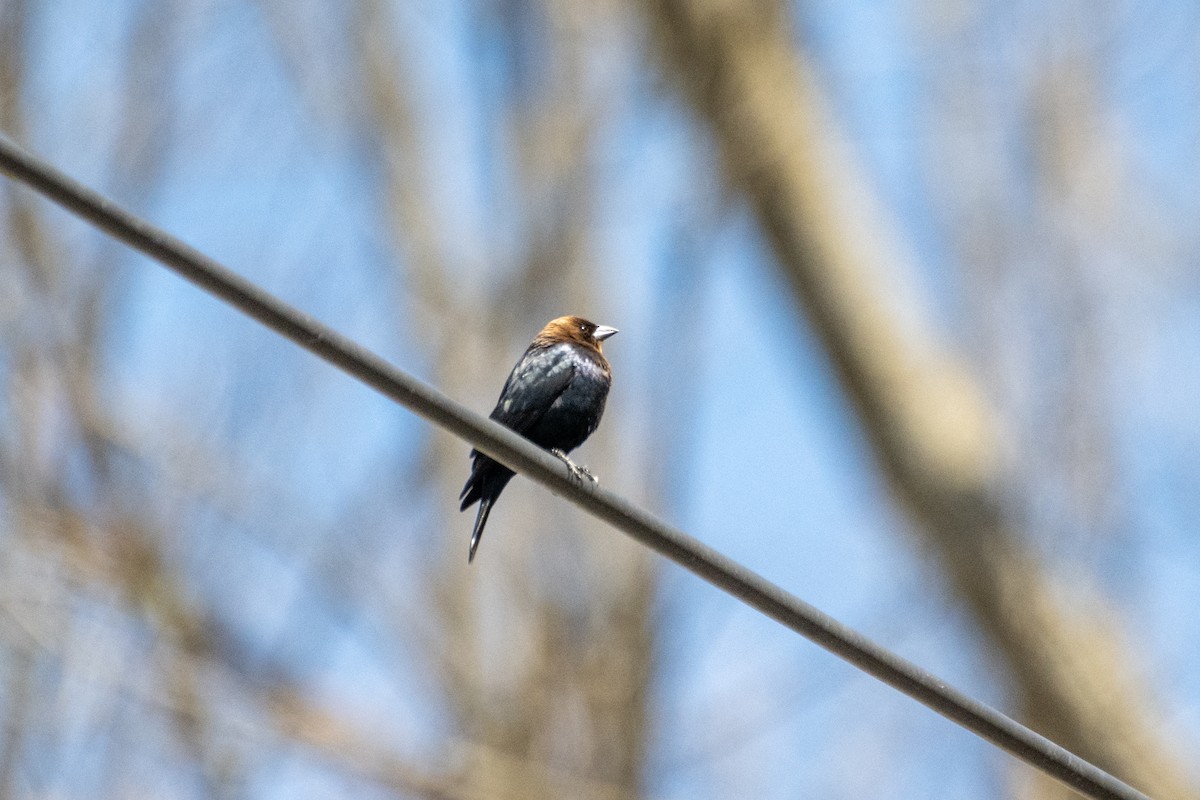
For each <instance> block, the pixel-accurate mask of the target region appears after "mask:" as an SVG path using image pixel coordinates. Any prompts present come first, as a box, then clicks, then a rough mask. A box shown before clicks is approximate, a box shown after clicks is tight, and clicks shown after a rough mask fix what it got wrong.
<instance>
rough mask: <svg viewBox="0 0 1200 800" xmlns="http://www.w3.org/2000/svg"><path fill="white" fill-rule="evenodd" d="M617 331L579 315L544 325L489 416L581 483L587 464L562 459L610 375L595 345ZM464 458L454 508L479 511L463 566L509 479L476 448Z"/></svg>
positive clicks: (584, 429) (592, 423)
mask: <svg viewBox="0 0 1200 800" xmlns="http://www.w3.org/2000/svg"><path fill="white" fill-rule="evenodd" d="M615 333H617V329H616V328H612V327H609V326H608V325H597V324H596V323H594V322H589V321H587V320H586V319H583V318H582V317H576V316H566V317H558V318H557V319H553V320H550V322H548V323H546V327H544V328H542V330H541V332H540V333H538V335H537V336H535V337H534V338H533V341H532V342H530V344H529V347H528V348H527V349H526V350H525V354H524V355H522V356H521V358H520V360H519V361H517V364H516V366H514V367H513V369H512V372H510V373H509V375H508V380H506V381H505V382H504V388H503V389H501V390H500V399H499V400H497V401H496V407H495V409H493V410H492V413H491V415H490V416H491V418H492V419H494V420H495V421H496V422H499V423H500V424H501V425H504V426H505V427H508V428H511V429H512V430H514V431H516V432H517V433H519V434H521V435H522V436H524V437H525V438H527V439H529V440H530V441H531V442H533V443H534V444H536V445H538V446H539V447H541V448H543V449H546V450H549V451H550V452H551V453H552V454H554V455H555V456H558V457H559V458H560V459H562V460H563V461H564V462H566V464H567V467H568V468H570V470H571V473H572V474H573V475H574V476H575V477H576V478H579V479H582V478H583V476H586V477H588V478H589V479H591V480H593V481H595V480H596V478H595V476H593V475H592V474H591V472H589V471H588V470H587V468H586V467H579V466H576V465H575V464H574V463H572V461H571V460H570V459H569V458H567V454H568V453H570V452H571V451H572V450H574V449H575V448H576V447H578V446H579V445H581V444H583V442H584V440H585V439H587V438H588V437H589V436H591V435H592V433H594V432H595V430H596V427H597V426H599V424H600V417H601V416H602V415H603V414H604V402H605V400H607V399H608V389H609V387H610V386H611V385H612V370H611V368H610V367H609V364H608V360H607V359H606V358H605V357H604V352H603V349H602V347H601V344H600V343H601V342H603V341H604V340H605V339H607V338H608V337H610V336H612V335H613V334H615ZM469 457H470V458H471V459H473V461H472V464H471V475H470V477H468V478H467V483H466V485H465V486H463V490H462V493H461V494H459V499H460V500H462V506H461V507H460V508H459V511H466V510H467V509H468V508H470V507H471V505H472V504H474V503H475V502H477V501H478V503H479V511H478V512H477V513H476V515H475V526H474V527H473V528H472V530H471V545H470V550H468V552H467V563H468V564H469V563H471V562H472V561H474V560H475V550H476V549H477V548H478V547H479V539H480V537H482V536H483V528H484V526H485V525H487V520H488V514H490V513H491V510H492V506H493V505H494V504H495V502H496V499H497V498H498V497H499V496H500V493H501V492H502V491H504V487H505V486H507V485H508V482H509V481H510V480H512V477H513V475H514V474H515V473H514V472H513V471H512V470H511V469H509V468H508V467H506V466H504V465H503V464H501V463H499V462H498V461H496V460H495V459H493V458H490V457H489V456H486V455H484V454H483V453H481V452H479V451H478V450H472V451H471V454H470V456H469Z"/></svg>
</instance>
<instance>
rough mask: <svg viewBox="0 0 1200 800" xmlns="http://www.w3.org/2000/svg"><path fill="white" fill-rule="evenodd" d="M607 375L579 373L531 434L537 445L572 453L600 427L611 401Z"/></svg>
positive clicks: (530, 436) (531, 438)
mask: <svg viewBox="0 0 1200 800" xmlns="http://www.w3.org/2000/svg"><path fill="white" fill-rule="evenodd" d="M608 386H609V382H608V380H607V376H601V375H598V374H597V375H589V374H587V373H586V372H584V373H581V372H577V373H576V375H575V377H574V379H572V381H571V383H570V384H569V385H568V386H567V388H566V389H565V390H564V391H563V393H562V394H561V395H559V396H558V398H557V399H556V400H555V401H554V403H553V404H551V406H550V408H549V409H547V411H546V413H545V415H543V416H542V418H541V419H540V420H538V422H537V424H536V425H535V426H534V427H533V429H532V430H530V431H529V434H528V436H529V439H530V440H531V441H533V442H534V443H535V444H537V445H539V446H541V447H545V448H549V449H559V450H562V451H564V452H570V451H571V450H574V449H575V448H576V447H578V446H579V445H581V444H583V441H584V439H587V438H588V437H589V436H591V435H592V432H593V431H595V430H596V426H598V425H599V424H600V417H601V416H602V415H603V414H604V401H605V400H606V399H607V398H608Z"/></svg>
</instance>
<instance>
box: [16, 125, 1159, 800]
mask: <svg viewBox="0 0 1200 800" xmlns="http://www.w3.org/2000/svg"><path fill="white" fill-rule="evenodd" d="M0 170H3V171H4V172H6V173H7V174H8V175H9V176H10V177H11V178H14V179H16V180H18V181H20V182H21V183H24V184H26V185H28V186H30V187H32V188H33V189H35V190H37V191H38V192H40V193H41V194H43V195H45V196H46V197H48V198H50V199H51V200H53V201H54V202H56V203H58V204H59V205H61V206H63V207H65V208H67V209H69V210H70V211H72V212H73V213H75V214H77V215H79V216H81V217H83V218H84V219H86V220H88V221H89V222H91V223H92V224H93V225H95V226H96V227H98V228H100V229H101V230H103V231H105V232H106V233H108V234H109V235H111V236H113V237H115V238H117V239H120V240H121V241H123V242H125V243H126V244H128V245H129V246H130V247H132V248H134V249H135V250H139V251H141V252H142V253H145V254H146V255H148V256H150V257H151V258H153V259H155V260H157V261H159V262H161V263H162V264H164V265H166V266H168V267H170V268H171V269H173V270H174V271H175V272H177V273H179V274H180V275H182V276H183V277H185V278H187V279H188V280H190V281H192V282H193V283H195V284H196V285H197V286H199V287H200V288H202V289H204V290H205V291H207V292H209V293H211V294H214V295H216V296H217V297H219V298H221V299H222V300H224V301H225V302H227V303H229V304H230V305H232V306H234V307H235V308H237V309H238V310H240V311H242V312H243V313H245V314H247V315H249V316H251V317H253V318H254V319H256V320H258V321H259V322H261V323H262V324H263V325H265V326H267V327H268V328H270V329H272V330H273V331H275V332H276V333H278V334H280V335H282V336H285V337H287V338H288V339H290V340H292V341H293V342H295V343H296V344H298V345H300V346H301V347H303V348H305V349H306V350H309V351H310V352H312V353H314V354H316V355H317V356H320V357H321V358H323V359H325V360H326V361H328V362H329V363H331V364H333V365H334V366H336V367H338V368H339V369H341V370H343V371H344V372H347V373H349V374H350V375H351V376H353V377H355V378H357V379H359V380H360V381H362V382H363V383H366V384H367V385H369V386H371V387H373V388H374V389H376V390H377V391H379V392H380V393H382V394H384V395H386V396H387V397H390V398H391V399H393V400H395V401H396V402H397V403H400V404H401V405H403V406H405V407H406V408H408V409H409V410H411V411H414V412H416V413H417V414H419V415H420V416H422V417H424V418H425V419H427V420H429V421H430V422H432V423H433V424H435V425H438V426H440V427H442V428H445V429H446V430H448V431H450V432H451V433H453V434H454V435H456V436H458V437H459V438H461V439H464V440H466V441H467V442H468V443H470V444H471V445H473V446H474V447H477V448H479V449H480V450H482V451H483V452H485V453H487V454H488V455H490V456H492V457H493V458H496V459H498V460H499V461H502V462H503V463H505V464H507V465H508V466H509V467H512V468H513V469H514V470H516V471H517V472H519V473H521V474H522V475H524V476H526V477H527V478H530V479H531V480H534V481H536V482H538V483H540V484H542V485H543V486H545V487H546V488H548V489H550V490H551V491H553V492H554V493H556V494H559V495H562V496H563V497H565V498H566V499H568V500H570V501H571V502H573V503H575V504H576V505H578V506H579V507H581V508H583V509H585V510H586V511H588V512H590V513H591V514H593V515H595V516H597V517H599V518H600V519H603V520H604V521H606V522H608V523H610V524H611V525H613V526H614V527H616V528H618V529H620V530H621V531H624V532H625V533H626V534H628V535H629V536H631V537H632V538H634V539H636V540H637V541H639V542H641V543H642V544H644V545H646V546H647V547H650V548H651V549H653V550H655V551H657V552H659V553H661V554H662V555H664V556H666V557H667V558H669V559H671V560H672V561H675V562H676V563H678V564H680V565H681V566H683V567H685V568H686V569H688V570H690V571H691V572H693V573H695V574H696V575H698V576H700V577H701V578H703V579H704V580H706V581H708V582H709V583H711V584H713V585H714V586H717V587H719V588H721V589H723V590H725V591H726V592H727V593H729V594H731V595H733V596H734V597H736V598H738V599H739V600H741V601H742V602H744V603H746V604H747V605H749V606H750V607H752V608H754V609H757V610H758V611H760V612H762V613H763V614H766V615H767V616H769V617H771V618H773V619H775V620H776V621H778V622H780V623H782V624H783V625H785V626H786V627H788V628H791V629H792V630H794V631H796V632H797V633H799V634H800V635H802V636H804V637H805V638H807V639H809V640H811V641H812V642H814V643H816V644H818V645H820V646H821V647H823V648H825V649H826V650H828V651H829V652H831V653H833V654H834V655H837V656H839V657H841V658H842V659H844V660H846V661H849V662H850V663H851V664H853V665H854V666H856V667H858V668H859V669H861V670H862V671H864V672H866V673H867V674H869V675H872V676H874V677H875V678H878V679H879V680H880V681H883V682H884V683H886V684H887V685H888V686H891V687H892V688H893V689H896V690H897V691H900V692H903V693H904V694H906V695H908V696H909V697H911V698H913V699H914V700H917V701H918V702H920V703H922V704H924V705H925V706H928V707H929V708H931V709H933V710H934V711H936V712H937V713H939V714H941V715H942V716H944V717H946V718H948V719H950V720H951V721H953V722H955V723H957V724H959V725H961V726H962V727H964V728H966V729H968V730H970V731H972V732H974V733H975V734H977V735H979V736H980V737H982V738H983V739H985V740H987V741H988V742H991V743H992V744H994V745H996V746H997V747H999V748H1001V749H1002V750H1005V751H1007V752H1008V753H1010V754H1012V755H1014V756H1016V757H1017V758H1019V759H1021V760H1022V761H1024V762H1025V763H1027V764H1029V765H1031V766H1033V767H1035V768H1037V769H1039V770H1041V771H1042V772H1044V773H1046V774H1047V775H1049V776H1050V777H1052V778H1056V779H1057V780H1059V781H1062V782H1063V783H1065V784H1066V785H1067V786H1070V787H1071V788H1073V789H1075V790H1076V791H1078V792H1079V793H1080V794H1082V795H1084V796H1085V797H1093V798H1106V799H1109V798H1111V799H1112V800H1149V798H1148V797H1147V796H1146V795H1144V794H1142V793H1141V792H1139V791H1137V790H1136V789H1134V788H1132V787H1131V786H1128V785H1127V784H1125V783H1122V782H1121V781H1119V780H1117V779H1116V778H1115V777H1113V776H1112V775H1109V774H1108V773H1106V772H1104V771H1103V770H1101V769H1100V768H1098V767H1096V766H1093V765H1092V764H1090V763H1088V762H1087V761H1084V760H1083V759H1082V758H1079V757H1078V756H1076V755H1074V754H1073V753H1071V752H1069V751H1068V750H1066V749H1064V748H1062V747H1060V746H1059V745H1057V744H1055V743H1054V742H1052V741H1050V740H1049V739H1046V738H1045V737H1043V736H1041V735H1039V734H1038V733H1036V732H1034V731H1032V730H1030V729H1029V728H1027V727H1025V726H1024V725H1021V724H1020V723H1018V722H1016V721H1015V720H1013V719H1011V718H1009V717H1007V716H1005V715H1004V714H1002V713H1000V712H999V711H997V710H995V709H993V708H991V707H989V706H987V705H985V704H983V703H980V702H978V701H977V700H975V699H973V698H971V697H969V696H967V695H966V694H964V693H962V692H960V691H958V690H957V689H954V688H952V687H950V686H949V685H948V684H946V682H945V681H942V680H939V679H938V678H937V677H936V676H934V675H932V674H931V673H929V672H926V671H925V670H924V669H921V668H920V667H918V666H917V665H915V664H913V663H911V662H909V661H907V660H905V659H903V658H901V657H900V656H898V655H896V654H895V653H892V652H891V651H889V650H887V649H886V648H884V647H882V646H880V645H878V644H876V643H874V642H872V641H871V640H870V639H868V638H867V637H865V636H863V635H862V634H860V633H858V632H857V631H855V630H853V629H851V628H848V627H847V626H845V625H843V624H842V623H840V622H838V621H837V620H835V619H833V618H832V617H830V616H828V615H827V614H825V613H824V612H822V611H820V610H819V609H817V608H814V607H813V606H811V605H809V604H808V603H805V602H804V601H803V600H800V599H799V598H797V597H795V596H794V595H792V594H790V593H788V592H787V591H785V590H784V589H782V588H780V587H779V586H777V585H775V584H773V583H771V582H770V581H768V580H766V579H765V578H763V577H762V576H760V575H758V574H757V573H755V572H753V571H752V570H749V569H747V568H746V567H744V566H742V565H741V564H738V563H737V562H735V561H733V560H732V559H730V558H728V557H727V556H724V555H722V554H721V553H719V552H717V551H716V550H714V549H712V548H711V547H709V546H707V545H705V544H704V543H702V542H700V541H699V540H697V539H694V538H692V537H691V536H688V535H687V534H686V533H684V532H682V531H680V530H678V529H676V528H673V527H671V526H670V525H667V524H666V523H664V522H662V521H661V520H659V519H657V518H655V517H654V516H653V515H651V514H650V513H648V512H646V511H644V510H642V509H641V508H639V507H637V506H636V505H634V504H633V503H630V502H629V501H628V500H625V499H624V498H622V497H620V496H618V495H616V494H613V493H612V492H609V491H607V490H605V489H602V488H600V486H599V485H597V484H594V483H590V482H584V481H580V480H578V479H576V478H574V477H573V476H572V475H571V473H570V471H569V470H568V469H567V467H566V465H564V464H563V463H562V462H561V461H560V460H559V459H557V458H555V457H554V456H552V455H550V454H549V453H547V452H546V451H544V450H542V449H541V448H539V447H537V446H536V445H534V444H533V443H532V442H530V441H528V440H527V439H525V438H523V437H521V436H519V435H518V434H516V433H514V432H513V431H511V430H509V429H507V428H505V427H503V426H502V425H500V424H498V423H496V422H493V421H492V420H489V419H487V418H486V417H484V416H482V415H480V414H477V413H475V412H473V411H471V410H469V409H467V408H466V407H464V406H462V405H461V404H459V403H457V402H455V401H454V400H452V399H450V398H449V397H447V396H445V395H443V394H442V393H441V392H439V391H437V390H436V389H434V388H433V387H431V386H429V385H427V384H425V383H423V382H421V381H420V380H418V379H416V378H414V377H413V376H411V375H409V374H407V373H406V372H404V371H402V370H400V369H398V368H397V367H395V366H393V365H391V364H389V363H388V362H387V361H385V360H384V359H382V358H380V357H379V356H377V355H375V354H374V353H372V352H370V351H369V350H367V349H365V348H363V347H362V346H360V345H358V344H356V343H355V342H353V341H351V340H350V339H348V338H346V337H345V336H342V335H341V334H339V333H338V332H337V331H335V330H333V329H331V328H329V327H327V326H325V325H323V324H321V323H320V322H318V321H317V320H316V319H314V318H313V317H311V316H309V315H308V314H305V313H304V312H303V311H300V310H299V309H296V308H294V307H292V306H290V305H288V304H287V303H285V302H283V301H282V300H279V299H278V298H276V297H274V296H273V295H271V294H270V293H268V292H267V291H265V290H264V289H262V288H261V287H259V286H256V285H255V284H253V283H251V282H250V281H248V280H246V279H245V278H242V277H241V276H239V275H237V274H236V273H234V272H232V271H231V270H229V269H228V268H226V267H224V266H222V265H221V264H219V263H217V262H216V261H214V260H213V259H211V258H209V257H207V256H205V255H204V254H203V253H201V252H199V251H198V250H196V249H194V248H192V247H190V246H188V245H187V244H184V243H183V242H182V241H180V240H178V239H176V238H175V237H173V236H171V235H170V234H168V233H166V232H165V231H163V230H160V229H159V228H156V227H154V226H153V225H151V224H150V223H148V222H146V221H144V220H142V219H140V218H138V217H137V216H135V215H134V214H131V213H130V212H128V211H126V210H125V209H123V208H121V207H120V206H118V205H117V204H116V203H115V202H113V201H112V200H109V199H107V198H105V197H104V196H102V195H100V194H99V193H97V192H94V191H92V190H91V189H89V188H87V187H86V186H83V185H82V184H80V183H78V182H76V181H75V180H73V179H71V178H70V177H68V176H67V175H65V174H63V173H62V172H59V171H58V170H56V169H55V168H54V167H52V166H50V165H49V164H47V163H46V162H44V161H42V160H41V159H39V158H37V157H36V156H34V155H32V154H30V153H28V152H27V151H25V150H24V149H22V148H21V147H20V146H18V145H17V144H15V143H14V142H13V141H12V140H10V139H8V138H7V137H6V136H4V135H3V134H0Z"/></svg>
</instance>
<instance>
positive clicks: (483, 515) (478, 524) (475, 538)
mask: <svg viewBox="0 0 1200 800" xmlns="http://www.w3.org/2000/svg"><path fill="white" fill-rule="evenodd" d="M490 513H492V498H490V497H485V498H483V499H482V500H480V501H479V513H478V514H476V515H475V527H474V528H473V529H472V530H471V549H470V550H469V551H467V563H468V564H470V563H471V562H472V561H474V560H475V549H476V548H477V547H479V540H480V539H481V538H483V526H484V525H487V518H488V514H490Z"/></svg>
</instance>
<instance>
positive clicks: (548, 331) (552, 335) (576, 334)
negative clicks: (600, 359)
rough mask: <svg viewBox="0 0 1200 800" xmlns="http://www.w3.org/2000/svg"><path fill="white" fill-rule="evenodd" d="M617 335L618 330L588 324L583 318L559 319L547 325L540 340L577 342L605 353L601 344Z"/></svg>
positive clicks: (539, 336) (540, 334) (539, 337)
mask: <svg viewBox="0 0 1200 800" xmlns="http://www.w3.org/2000/svg"><path fill="white" fill-rule="evenodd" d="M614 333H617V329H616V328H610V327H609V326H607V325H597V324H596V323H594V322H588V321H587V320H586V319H584V318H583V317H559V318H558V319H553V320H550V321H549V322H547V323H546V327H544V328H542V332H541V333H539V334H538V336H537V338H538V340H541V341H544V342H546V343H550V342H564V341H566V342H577V343H578V344H582V345H586V346H588V347H594V348H596V349H597V350H599V351H601V352H603V348H602V347H601V346H600V343H601V342H603V341H604V340H605V339H607V338H608V337H610V336H612V335H613V334H614Z"/></svg>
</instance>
